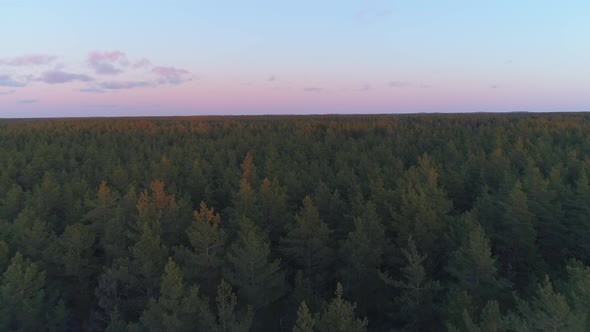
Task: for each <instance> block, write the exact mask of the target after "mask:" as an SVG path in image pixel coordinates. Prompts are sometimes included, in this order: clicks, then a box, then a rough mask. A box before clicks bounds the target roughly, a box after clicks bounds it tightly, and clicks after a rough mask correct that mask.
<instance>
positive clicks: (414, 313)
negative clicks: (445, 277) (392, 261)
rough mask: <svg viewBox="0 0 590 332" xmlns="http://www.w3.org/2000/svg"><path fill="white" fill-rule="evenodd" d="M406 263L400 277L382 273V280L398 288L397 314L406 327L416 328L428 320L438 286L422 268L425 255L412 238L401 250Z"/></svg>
mask: <svg viewBox="0 0 590 332" xmlns="http://www.w3.org/2000/svg"><path fill="white" fill-rule="evenodd" d="M403 254H404V257H405V259H406V265H405V266H404V267H403V268H402V269H401V271H400V272H401V273H402V275H401V277H402V278H401V279H400V280H394V279H392V278H391V277H390V276H389V275H388V274H386V273H382V274H381V278H382V279H383V281H384V282H385V283H386V284H388V285H390V286H393V287H395V288H396V289H398V290H399V297H397V298H396V299H395V302H396V303H397V305H398V306H399V308H400V309H399V314H398V315H399V316H400V318H401V319H402V321H403V322H404V323H405V326H406V327H407V328H408V329H418V327H419V326H420V324H425V323H427V322H429V319H431V318H432V317H428V312H431V310H432V297H433V295H434V293H435V292H436V291H437V290H438V288H439V283H438V282H437V281H432V280H431V279H430V278H429V277H428V275H427V274H426V270H425V269H424V261H425V260H426V255H422V254H420V252H419V251H418V249H417V248H416V245H415V243H414V240H413V238H412V237H411V236H410V237H409V239H408V247H407V249H404V250H403Z"/></svg>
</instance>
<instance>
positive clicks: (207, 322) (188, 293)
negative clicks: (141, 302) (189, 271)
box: [140, 258, 214, 331]
mask: <svg viewBox="0 0 590 332" xmlns="http://www.w3.org/2000/svg"><path fill="white" fill-rule="evenodd" d="M213 323H214V320H213V316H212V314H211V312H210V311H209V307H208V303H207V300H206V299H203V298H201V296H200V294H199V287H197V286H189V285H186V284H185V282H184V280H183V276H182V272H181V271H180V269H179V268H178V266H176V264H175V263H174V261H173V260H172V259H171V258H170V259H168V263H167V264H166V267H165V268H164V275H163V276H162V283H161V284H160V297H159V298H158V300H157V301H156V300H155V299H151V300H150V303H149V304H148V307H147V309H146V310H145V311H144V312H143V315H142V316H141V319H140V324H141V326H142V328H145V329H146V330H148V331H195V330H198V331H205V330H211V329H212V327H213Z"/></svg>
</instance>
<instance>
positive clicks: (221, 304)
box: [216, 280, 253, 332]
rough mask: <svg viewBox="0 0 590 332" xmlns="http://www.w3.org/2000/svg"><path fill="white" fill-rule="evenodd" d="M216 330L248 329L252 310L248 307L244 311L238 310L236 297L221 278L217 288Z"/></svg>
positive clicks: (228, 331) (229, 331)
mask: <svg viewBox="0 0 590 332" xmlns="http://www.w3.org/2000/svg"><path fill="white" fill-rule="evenodd" d="M216 302H217V328H216V330H217V331H220V332H242V331H248V330H250V326H251V325H252V318H253V312H252V308H251V307H248V308H247V309H246V311H245V312H244V313H240V312H238V310H237V309H236V306H237V304H238V299H237V297H236V294H234V292H233V290H232V287H231V285H230V284H228V283H227V282H225V280H221V283H220V284H219V287H218V289H217V298H216Z"/></svg>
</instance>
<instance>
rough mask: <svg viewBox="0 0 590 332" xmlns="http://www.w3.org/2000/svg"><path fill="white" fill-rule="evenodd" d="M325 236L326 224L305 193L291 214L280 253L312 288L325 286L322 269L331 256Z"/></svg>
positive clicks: (328, 236)
mask: <svg viewBox="0 0 590 332" xmlns="http://www.w3.org/2000/svg"><path fill="white" fill-rule="evenodd" d="M329 239H330V230H329V229H328V226H327V225H326V224H325V223H324V222H323V221H322V220H321V219H320V216H319V213H318V210H317V208H316V207H315V205H314V204H313V202H312V200H311V198H310V197H309V196H306V197H305V199H304V200H303V207H302V208H301V210H300V211H299V213H298V214H297V215H296V216H295V224H294V225H292V226H291V229H290V230H289V232H288V233H287V236H286V237H285V238H284V240H283V252H284V253H285V255H286V256H287V258H288V259H289V260H291V261H292V262H293V263H294V264H295V266H297V267H299V268H300V269H301V270H302V271H303V273H304V276H305V277H306V278H308V279H309V280H310V281H311V288H312V289H313V290H316V291H317V290H320V289H322V288H323V287H324V286H325V279H326V278H325V277H326V273H327V270H326V268H327V266H328V265H329V264H330V261H331V259H332V251H331V248H330V247H328V241H329Z"/></svg>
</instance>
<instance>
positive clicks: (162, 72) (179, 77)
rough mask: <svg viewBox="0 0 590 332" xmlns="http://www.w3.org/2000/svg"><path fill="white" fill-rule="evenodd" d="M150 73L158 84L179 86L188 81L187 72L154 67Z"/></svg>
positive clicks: (171, 68) (172, 68)
mask: <svg viewBox="0 0 590 332" xmlns="http://www.w3.org/2000/svg"><path fill="white" fill-rule="evenodd" d="M152 73H154V74H156V75H157V76H158V83H159V84H180V83H183V82H186V81H187V80H189V77H188V75H189V74H190V72H189V71H188V70H184V69H179V68H174V67H155V68H153V69H152Z"/></svg>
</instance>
